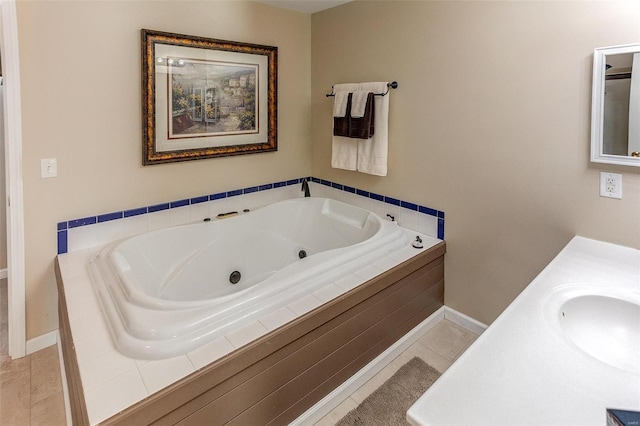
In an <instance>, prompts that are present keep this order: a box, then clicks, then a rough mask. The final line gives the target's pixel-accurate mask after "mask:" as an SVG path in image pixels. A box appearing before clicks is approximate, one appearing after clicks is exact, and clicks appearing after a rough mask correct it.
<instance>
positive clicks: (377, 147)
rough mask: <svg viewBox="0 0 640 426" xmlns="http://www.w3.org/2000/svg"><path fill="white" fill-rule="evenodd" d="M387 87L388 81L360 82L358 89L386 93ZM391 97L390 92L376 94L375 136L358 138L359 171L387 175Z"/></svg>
mask: <svg viewBox="0 0 640 426" xmlns="http://www.w3.org/2000/svg"><path fill="white" fill-rule="evenodd" d="M387 89H388V88H387V82H375V83H360V85H359V88H358V90H362V91H364V92H367V93H368V92H373V93H385V92H386V91H387ZM354 93H355V92H354ZM389 98H390V96H389V94H388V93H387V95H385V96H376V100H375V118H374V123H373V128H374V134H373V137H372V138H370V139H358V140H357V143H358V150H357V151H358V153H357V157H358V161H357V163H358V164H357V169H358V171H359V172H362V173H368V174H371V175H376V176H386V175H387V155H388V146H389ZM352 102H353V101H352Z"/></svg>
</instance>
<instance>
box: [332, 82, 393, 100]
mask: <svg viewBox="0 0 640 426" xmlns="http://www.w3.org/2000/svg"><path fill="white" fill-rule="evenodd" d="M397 88H398V82H397V81H392V82H391V83H387V91H386V92H384V93H374V94H373V96H385V95H386V94H387V93H389V90H391V89H397ZM335 95H336V94H335V93H333V86H331V93H327V94H326V95H325V96H326V97H327V98H328V97H331V96H335Z"/></svg>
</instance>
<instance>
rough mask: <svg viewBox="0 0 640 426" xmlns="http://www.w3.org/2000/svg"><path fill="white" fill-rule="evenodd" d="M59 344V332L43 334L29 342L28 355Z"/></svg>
mask: <svg viewBox="0 0 640 426" xmlns="http://www.w3.org/2000/svg"><path fill="white" fill-rule="evenodd" d="M56 343H58V330H54V331H50V332H49V333H46V334H42V335H40V336H38V337H34V338H33V339H29V340H27V347H26V349H27V355H29V354H32V353H34V352H38V351H39V350H42V349H45V348H48V347H49V346H53V345H55V344H56Z"/></svg>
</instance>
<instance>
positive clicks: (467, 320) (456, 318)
mask: <svg viewBox="0 0 640 426" xmlns="http://www.w3.org/2000/svg"><path fill="white" fill-rule="evenodd" d="M444 318H445V319H447V320H449V321H451V322H452V323H454V324H458V325H459V326H460V327H463V328H466V329H467V330H469V331H471V332H473V333H475V334H478V335H480V334H482V333H483V332H484V331H485V330H486V329H487V327H488V326H487V325H486V324H484V323H481V322H480V321H477V320H475V319H473V318H471V317H470V316H467V315H465V314H463V313H462V312H458V311H456V310H455V309H451V308H450V307H448V306H445V307H444Z"/></svg>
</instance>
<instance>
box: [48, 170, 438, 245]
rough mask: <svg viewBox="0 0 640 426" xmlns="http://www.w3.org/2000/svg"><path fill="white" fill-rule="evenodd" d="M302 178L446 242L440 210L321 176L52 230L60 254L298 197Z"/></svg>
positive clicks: (318, 190)
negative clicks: (321, 177)
mask: <svg viewBox="0 0 640 426" xmlns="http://www.w3.org/2000/svg"><path fill="white" fill-rule="evenodd" d="M303 179H307V180H308V181H309V182H310V189H311V195H312V196H316V197H318V196H319V197H327V198H334V199H337V200H339V201H343V202H346V203H349V204H353V205H355V206H359V207H362V208H365V209H366V210H370V211H373V212H374V213H377V214H378V215H379V216H381V217H382V218H385V217H387V216H386V215H387V214H390V215H392V216H393V217H394V219H395V220H397V221H398V223H399V224H400V225H401V226H403V227H405V228H408V229H411V230H414V231H417V232H420V233H422V234H425V235H428V236H430V237H434V238H438V239H440V240H444V219H445V214H444V212H443V211H439V210H435V209H432V208H430V207H426V206H421V205H418V204H415V203H412V202H409V201H404V200H399V199H397V198H393V197H389V196H385V195H381V194H376V193H374V192H368V191H363V190H360V189H357V188H353V187H350V186H347V185H341V184H339V183H335V182H330V181H327V180H324V179H318V178H314V177H306V178H296V179H290V180H286V181H280V182H274V183H268V184H263V185H258V186H252V187H248V188H243V189H234V190H231V191H226V192H218V193H215V194H209V195H202V196H198V197H192V198H185V199H181V200H174V201H169V202H165V203H159V204H154V205H151V206H146V207H137V208H133V209H129V210H123V211H118V212H111V213H105V214H99V215H95V216H87V217H83V218H78V219H72V220H68V221H65V222H59V223H58V224H57V231H56V232H57V242H58V254H64V253H70V252H74V251H77V250H83V249H87V248H91V247H96V246H101V245H104V244H106V243H108V242H111V241H115V240H117V239H120V238H124V237H127V236H131V235H135V234H139V233H143V232H147V231H152V230H155V229H160V228H166V227H170V226H176V225H182V224H185V223H189V222H194V221H199V220H203V219H204V218H207V217H210V218H214V217H215V216H217V215H218V214H220V213H225V212H230V211H238V212H242V211H243V210H245V209H249V210H252V209H256V208H258V207H262V206H264V205H267V204H271V203H274V202H276V201H280V200H284V199H288V198H295V197H300V196H302V195H303V193H302V191H300V185H301V182H302V180H303Z"/></svg>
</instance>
